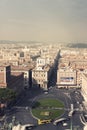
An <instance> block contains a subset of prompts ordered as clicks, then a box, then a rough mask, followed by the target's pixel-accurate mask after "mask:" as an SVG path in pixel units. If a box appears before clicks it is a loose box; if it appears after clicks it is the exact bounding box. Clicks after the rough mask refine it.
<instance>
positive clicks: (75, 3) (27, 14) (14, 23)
mask: <svg viewBox="0 0 87 130" xmlns="http://www.w3.org/2000/svg"><path fill="white" fill-rule="evenodd" d="M0 40H26V41H27V40H36V41H54V42H87V0H0Z"/></svg>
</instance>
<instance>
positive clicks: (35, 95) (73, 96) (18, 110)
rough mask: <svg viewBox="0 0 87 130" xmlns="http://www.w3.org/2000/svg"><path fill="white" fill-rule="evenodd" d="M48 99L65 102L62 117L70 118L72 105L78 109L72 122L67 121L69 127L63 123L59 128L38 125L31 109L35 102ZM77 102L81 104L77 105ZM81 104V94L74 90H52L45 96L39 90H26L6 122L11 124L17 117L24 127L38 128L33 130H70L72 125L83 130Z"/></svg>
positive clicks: (8, 111)
mask: <svg viewBox="0 0 87 130" xmlns="http://www.w3.org/2000/svg"><path fill="white" fill-rule="evenodd" d="M46 97H51V98H56V99H60V100H61V101H63V102H64V104H65V113H64V114H63V115H62V117H65V118H68V113H69V111H70V107H71V104H73V105H74V108H75V109H77V111H75V113H74V114H73V116H72V117H71V118H70V120H69V121H66V122H67V124H68V125H67V126H63V123H59V124H58V125H57V126H55V125H53V123H51V124H44V125H39V126H38V125H37V119H35V118H34V117H33V116H32V114H31V111H30V110H31V109H30V108H31V106H32V103H33V102H34V101H35V100H38V99H40V98H46ZM77 101H78V102H79V103H77ZM81 102H82V97H81V95H80V92H78V93H75V92H74V91H73V90H64V89H57V88H51V89H50V90H49V92H48V94H45V93H44V92H43V91H42V90H40V89H39V88H38V89H35V88H33V89H31V90H26V91H25V92H24V94H23V95H22V96H21V97H20V98H19V100H18V101H17V102H16V104H15V105H14V106H13V107H12V108H11V109H8V110H7V111H6V121H7V122H8V123H10V122H11V121H12V117H13V116H15V122H20V123H21V124H22V125H23V124H28V123H33V124H35V125H36V127H35V128H33V129H34V130H65V129H70V127H71V124H72V126H73V130H74V129H75V128H77V129H75V130H83V124H82V122H81V120H80V115H81V113H82V110H81Z"/></svg>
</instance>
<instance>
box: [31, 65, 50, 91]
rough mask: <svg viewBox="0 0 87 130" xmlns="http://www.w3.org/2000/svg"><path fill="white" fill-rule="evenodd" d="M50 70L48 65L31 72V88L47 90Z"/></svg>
mask: <svg viewBox="0 0 87 130" xmlns="http://www.w3.org/2000/svg"><path fill="white" fill-rule="evenodd" d="M51 72H52V68H51V67H50V66H49V65H45V66H42V67H41V66H40V67H38V68H35V69H33V70H32V87H33V86H36V87H37V86H38V87H40V88H42V89H47V88H48V85H49V79H50V76H51Z"/></svg>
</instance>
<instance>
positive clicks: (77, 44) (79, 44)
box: [67, 43, 87, 48]
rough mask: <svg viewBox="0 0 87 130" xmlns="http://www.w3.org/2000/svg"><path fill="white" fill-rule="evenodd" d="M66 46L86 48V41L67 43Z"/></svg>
mask: <svg viewBox="0 0 87 130" xmlns="http://www.w3.org/2000/svg"><path fill="white" fill-rule="evenodd" d="M67 47H70V48H87V43H72V44H67Z"/></svg>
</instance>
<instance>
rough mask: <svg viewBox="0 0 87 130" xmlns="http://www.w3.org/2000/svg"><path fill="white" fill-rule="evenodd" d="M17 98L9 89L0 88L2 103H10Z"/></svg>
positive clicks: (0, 100)
mask: <svg viewBox="0 0 87 130" xmlns="http://www.w3.org/2000/svg"><path fill="white" fill-rule="evenodd" d="M15 97H16V92H15V91H14V90H12V89H9V88H0V102H1V103H2V102H8V101H11V100H13V99H14V98H15Z"/></svg>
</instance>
